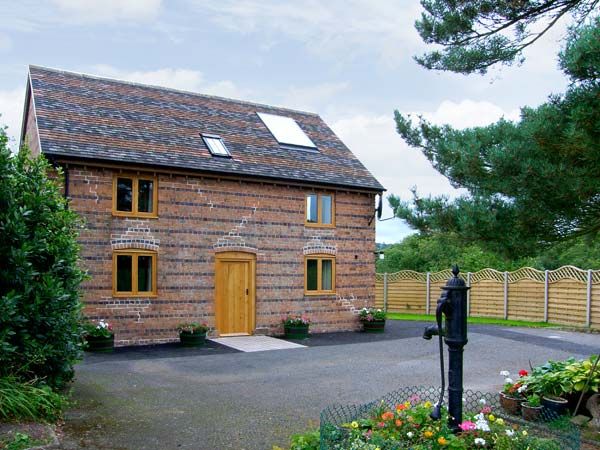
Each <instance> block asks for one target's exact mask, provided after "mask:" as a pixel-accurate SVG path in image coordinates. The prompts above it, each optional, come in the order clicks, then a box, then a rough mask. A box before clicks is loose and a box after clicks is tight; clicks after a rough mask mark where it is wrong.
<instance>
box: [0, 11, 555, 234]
mask: <svg viewBox="0 0 600 450" xmlns="http://www.w3.org/2000/svg"><path fill="white" fill-rule="evenodd" d="M0 10H1V11H2V12H3V14H2V15H3V19H2V20H1V21H0V58H1V59H2V62H3V63H2V65H1V67H0V114H2V116H1V117H0V124H2V123H3V124H5V125H7V126H8V134H9V136H11V137H12V138H13V139H15V142H16V140H17V138H18V134H19V130H20V122H21V116H22V113H23V96H24V91H25V82H26V73H27V65H28V64H38V65H43V66H49V67H55V68H59V69H65V70H73V71H78V72H85V73H91V74H95V75H101V76H109V77H114V78H120V79H125V80H131V81H138V82H142V83H148V84H154V85H163V86H169V87H174V88H179V89H185V90H191V91H197V92H202V93H209V94H217V95H222V96H225V97H231V98H239V99H244V100H251V101H258V102H263V103H267V104H273V105H280V106H287V107H290V108H298V109H303V110H309V111H313V112H317V113H319V114H320V115H321V116H322V117H323V118H324V119H325V121H326V122H327V123H328V124H329V125H330V126H331V127H332V128H333V130H334V131H335V132H336V133H337V134H338V136H340V138H341V139H342V140H343V141H344V142H345V143H346V145H348V146H349V147H350V149H351V150H352V151H353V152H354V153H355V154H356V155H357V156H358V157H359V159H360V160H361V161H362V162H363V163H364V164H365V165H366V166H367V168H368V169H369V170H370V171H371V172H372V173H373V174H374V175H375V177H377V178H378V179H379V181H380V182H381V183H382V184H383V185H384V186H385V187H386V188H387V189H388V193H394V194H397V195H400V196H401V197H402V198H404V199H409V198H410V191H409V189H410V188H411V187H412V186H417V188H418V190H419V193H420V194H422V195H426V194H449V195H454V194H455V191H454V190H453V189H452V188H451V187H450V185H449V183H448V182H447V180H446V179H445V178H444V177H442V176H441V175H439V174H438V173H437V172H436V171H435V170H433V169H432V168H431V166H430V164H429V162H428V161H427V160H426V159H425V158H424V157H423V155H422V154H421V153H420V152H418V151H417V150H414V149H411V148H409V147H407V146H406V145H405V144H404V143H403V141H402V139H400V137H399V136H398V135H397V134H396V132H395V124H394V120H393V111H394V109H398V110H400V111H401V112H404V113H419V114H423V115H424V116H425V117H427V118H429V119H430V120H432V121H433V122H436V123H440V124H441V123H449V124H452V125H454V126H456V127H468V126H474V125H485V124H488V123H491V122H494V121H495V120H497V119H498V118H500V117H502V116H504V117H506V118H509V119H516V118H518V115H519V108H520V107H521V106H524V105H530V106H535V105H538V104H540V103H542V102H544V101H545V99H546V98H547V96H548V95H549V94H550V93H559V92H562V91H564V89H565V87H566V84H567V81H566V79H565V78H564V77H563V76H562V74H561V72H560V71H559V70H558V69H557V61H556V54H557V51H558V48H559V45H560V42H559V38H560V37H562V34H563V31H564V28H565V24H559V26H558V27H555V29H553V30H552V33H551V34H550V35H548V36H546V37H544V38H543V39H542V40H540V41H539V42H538V43H537V45H536V46H535V47H532V48H531V49H530V50H528V52H527V54H526V56H527V61H526V63H525V64H524V65H522V66H521V67H512V68H503V69H501V70H495V71H493V72H492V73H490V74H489V75H487V76H485V77H481V76H477V75H471V76H468V77H466V76H462V75H456V74H450V73H436V72H430V71H426V70H425V69H422V68H421V67H419V66H418V65H417V64H416V63H415V62H414V61H413V60H412V56H413V55H415V54H419V53H421V52H423V50H424V49H425V47H424V45H423V44H422V42H421V41H420V38H419V36H418V34H417V32H416V31H415V30H414V26H413V24H414V21H415V20H416V19H417V18H418V17H419V14H420V10H421V8H420V5H419V3H418V1H417V0H401V1H397V2H390V1H389V0H364V1H359V0H344V1H342V0H329V1H327V2H322V1H317V0H294V1H282V0H247V1H233V0H220V1H218V2H215V1H209V0H206V1H203V0H172V1H166V0H163V1H161V0H86V1H81V0H49V1H46V2H37V1H27V0H26V1H23V0H21V1H19V2H14V1H12V0H0ZM384 204H385V205H386V209H385V211H384V217H388V216H390V215H391V211H390V210H389V208H387V202H384ZM408 233H410V230H409V229H408V227H407V226H406V225H405V224H403V223H402V222H401V221H400V220H390V221H386V222H382V223H379V224H378V226H377V241H378V242H388V243H392V242H397V241H399V240H401V239H402V238H403V237H404V236H406V235H407V234H408Z"/></svg>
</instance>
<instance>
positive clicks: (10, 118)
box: [0, 87, 25, 151]
mask: <svg viewBox="0 0 600 450" xmlns="http://www.w3.org/2000/svg"><path fill="white" fill-rule="evenodd" d="M24 103H25V87H22V88H16V89H9V90H0V126H7V127H8V129H7V130H6V134H7V135H8V137H9V139H10V141H9V146H10V148H11V149H12V150H13V151H16V150H17V148H18V146H19V135H20V133H21V121H22V117H23V105H24Z"/></svg>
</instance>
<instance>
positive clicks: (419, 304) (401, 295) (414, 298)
mask: <svg viewBox="0 0 600 450" xmlns="http://www.w3.org/2000/svg"><path fill="white" fill-rule="evenodd" d="M426 294H427V286H426V284H425V283H422V282H419V281H416V280H396V281H388V311H389V312H398V313H411V314H425V306H426Z"/></svg>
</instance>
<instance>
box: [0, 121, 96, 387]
mask: <svg viewBox="0 0 600 450" xmlns="http://www.w3.org/2000/svg"><path fill="white" fill-rule="evenodd" d="M56 173H57V174H58V178H59V179H60V175H61V173H60V171H58V172H56V171H55V170H54V169H53V168H52V167H51V166H50V164H49V163H48V162H47V161H46V159H45V158H44V157H43V156H42V157H32V156H31V155H30V153H29V151H28V150H27V149H22V150H21V151H20V152H19V153H18V154H16V155H13V154H12V153H11V151H10V150H9V148H8V138H7V136H6V134H5V132H4V131H3V130H1V129H0V174H1V176H0V255H2V258H0V377H2V378H12V379H15V380H18V381H19V382H32V381H33V382H34V383H36V384H40V383H43V384H45V385H47V386H50V387H52V388H53V389H59V388H61V387H63V386H65V384H66V383H67V382H68V381H70V380H71V378H72V377H73V365H74V363H75V362H76V361H77V360H78V358H79V357H80V354H81V336H82V328H81V324H80V311H81V303H80V299H79V291H78V288H79V284H80V283H81V281H82V280H83V279H84V277H85V273H84V272H83V271H82V270H81V269H80V268H79V266H78V261H79V246H78V244H77V241H76V238H77V235H78V229H79V227H80V221H79V219H78V216H77V215H76V214H75V213H74V212H73V211H70V210H69V208H68V205H67V201H66V200H65V198H64V197H63V195H62V193H61V190H60V188H59V186H58V184H57V183H56V182H55V180H53V179H52V174H56Z"/></svg>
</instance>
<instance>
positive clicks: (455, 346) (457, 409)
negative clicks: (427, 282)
mask: <svg viewBox="0 0 600 450" xmlns="http://www.w3.org/2000/svg"><path fill="white" fill-rule="evenodd" d="M458 273H459V270H458V266H454V267H452V274H453V275H454V276H453V277H452V278H450V279H449V280H448V282H447V283H446V286H444V287H443V288H442V290H443V292H442V295H441V296H440V298H439V300H438V302H437V308H436V311H435V317H436V321H437V325H433V326H429V327H427V328H425V332H424V333H423V338H424V339H431V337H432V336H434V335H438V336H439V343H440V368H441V374H442V388H441V390H440V399H439V401H438V403H437V404H436V406H435V408H434V410H433V412H432V413H431V418H432V419H435V420H439V419H440V417H441V408H442V402H443V400H444V390H445V385H446V383H445V377H444V346H443V344H442V337H443V339H444V341H445V342H446V345H447V346H448V355H449V366H450V367H449V369H448V414H449V416H450V417H449V418H448V425H449V426H450V428H452V430H454V432H457V431H460V430H459V424H460V423H461V422H462V405H463V401H462V399H463V348H464V346H465V345H466V344H467V291H468V290H469V289H470V288H469V287H467V286H466V284H465V281H464V280H463V279H462V278H459V277H458ZM443 316H446V326H445V328H442V319H443Z"/></svg>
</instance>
